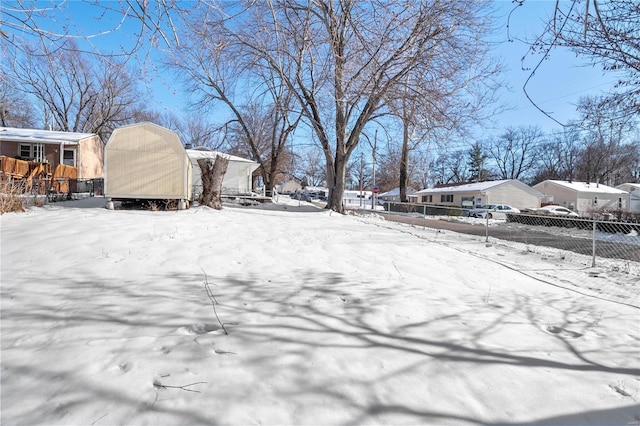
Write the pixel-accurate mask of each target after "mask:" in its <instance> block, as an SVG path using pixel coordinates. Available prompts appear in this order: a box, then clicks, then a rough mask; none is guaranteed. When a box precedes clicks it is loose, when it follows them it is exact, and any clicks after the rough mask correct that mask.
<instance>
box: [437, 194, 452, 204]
mask: <svg viewBox="0 0 640 426" xmlns="http://www.w3.org/2000/svg"><path fill="white" fill-rule="evenodd" d="M440 202H441V203H453V194H442V195H441V196H440Z"/></svg>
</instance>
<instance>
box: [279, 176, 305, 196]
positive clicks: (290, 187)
mask: <svg viewBox="0 0 640 426" xmlns="http://www.w3.org/2000/svg"><path fill="white" fill-rule="evenodd" d="M277 189H278V193H280V194H287V195H288V194H293V193H295V192H298V191H300V190H302V184H301V183H300V181H299V180H298V179H291V180H288V181H286V182H282V183H281V184H280V185H278V188H277Z"/></svg>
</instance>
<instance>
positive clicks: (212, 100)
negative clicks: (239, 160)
mask: <svg viewBox="0 0 640 426" xmlns="http://www.w3.org/2000/svg"><path fill="white" fill-rule="evenodd" d="M216 12H217V10H216V9H209V8H207V7H206V6H204V7H203V8H202V10H201V13H202V15H198V16H197V18H195V19H194V20H193V21H192V23H191V25H189V26H188V27H187V28H188V32H187V33H186V34H185V40H187V41H188V42H189V43H188V45H185V46H183V47H182V48H181V49H179V50H177V51H176V52H175V53H174V55H173V56H172V59H171V63H170V65H171V66H172V67H174V68H175V69H177V70H179V72H180V74H181V75H182V77H183V78H184V80H185V82H186V84H187V86H188V88H189V90H190V91H191V92H192V93H194V94H195V95H196V97H197V98H198V99H199V100H198V102H197V103H196V107H199V108H209V107H211V106H212V105H214V104H218V105H223V106H224V107H225V108H226V109H227V110H228V111H229V112H230V113H231V118H230V119H229V120H228V121H227V122H226V123H225V124H224V126H225V127H228V130H229V132H228V133H227V136H228V137H229V138H230V139H231V141H230V144H231V149H232V150H234V151H236V152H242V151H245V152H246V153H247V154H248V156H249V157H250V158H251V159H253V160H254V161H256V162H257V163H258V164H259V165H260V173H261V175H262V179H263V181H264V183H265V189H266V190H267V191H271V190H272V189H273V187H274V186H275V184H276V182H277V181H278V178H279V175H280V174H281V167H280V166H281V165H282V163H283V162H287V161H286V158H285V157H286V145H287V143H288V142H290V140H291V137H292V135H293V133H294V131H295V129H296V127H297V125H298V123H299V122H300V119H301V113H300V112H297V113H296V112H294V111H292V108H291V104H292V102H293V101H294V95H293V94H292V92H291V91H290V88H289V87H288V86H286V85H284V84H282V82H281V81H280V78H279V76H278V75H277V74H274V71H273V70H272V69H271V68H268V67H260V66H258V65H256V64H255V59H254V58H253V57H252V56H250V55H247V54H246V53H247V52H246V50H243V49H238V44H236V43H234V42H233V38H232V37H231V36H230V35H228V34H226V33H225V31H224V30H223V28H222V27H221V26H220V25H221V23H220V22H221V21H220V20H222V21H224V19H223V17H221V16H220V15H219V14H217V13H216ZM202 22H212V24H211V25H202ZM245 148H246V149H245Z"/></svg>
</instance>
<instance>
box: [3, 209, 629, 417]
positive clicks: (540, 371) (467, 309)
mask: <svg viewBox="0 0 640 426" xmlns="http://www.w3.org/2000/svg"><path fill="white" fill-rule="evenodd" d="M283 203H287V204H281V205H261V206H257V207H247V208H236V207H229V206H227V207H226V208H224V209H223V210H221V211H214V210H211V209H207V208H201V207H194V208H191V209H189V210H185V211H173V212H150V211H123V210H115V211H110V210H106V209H104V208H103V206H104V200H102V199H99V198H98V199H86V200H80V201H74V202H69V203H59V204H53V205H49V206H46V207H44V208H36V209H31V210H29V211H28V212H26V213H21V214H14V213H10V214H5V215H2V216H1V217H0V236H1V245H0V249H1V256H0V261H1V264H0V270H1V276H0V278H1V306H0V307H1V323H0V325H1V330H2V342H1V343H2V345H1V352H0V356H1V358H0V363H1V366H2V371H1V376H0V379H1V382H0V386H1V387H0V390H1V407H0V408H1V419H0V420H1V423H2V424H3V425H5V424H6V425H36V424H41V425H117V424H127V425H142V424H148V425H168V424H171V425H173V424H233V425H250V424H262V425H281V424H285V425H303V424H304V425H311V424H313V425H318V424H327V425H329V424H330V425H335V424H421V425H424V424H488V423H501V424H522V423H527V424H530V423H551V424H625V425H626V424H638V422H640V404H639V401H640V374H639V373H640V309H639V302H640V301H639V297H640V296H639V294H640V283H638V278H637V276H633V275H630V274H624V273H616V272H613V271H610V270H606V269H601V268H588V267H585V266H583V265H581V264H579V263H573V262H571V261H570V259H569V258H568V257H565V256H563V255H561V254H558V253H554V254H545V253H537V252H535V253H534V252H531V251H529V250H527V249H526V248H523V247H519V246H517V245H513V246H509V245H502V244H486V243H485V242H484V240H483V239H481V238H473V237H469V236H464V235H458V234H456V233H453V232H448V231H442V230H433V229H428V228H426V229H422V228H415V227H410V226H407V225H403V224H399V223H392V222H390V221H385V220H383V219H381V218H380V216H378V215H375V214H369V215H338V214H335V213H331V212H328V211H324V210H320V209H318V208H316V207H314V206H313V205H311V204H308V203H299V202H298V201H297V200H283ZM603 290H606V291H604V292H603ZM223 326H224V327H223Z"/></svg>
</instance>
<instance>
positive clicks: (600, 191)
mask: <svg viewBox="0 0 640 426" xmlns="http://www.w3.org/2000/svg"><path fill="white" fill-rule="evenodd" d="M533 188H534V189H537V190H538V191H540V192H542V193H543V194H545V202H546V203H547V204H556V205H559V206H563V207H566V208H568V209H570V210H574V211H576V212H577V213H578V214H579V215H581V216H588V215H589V214H590V213H593V212H606V211H616V210H622V211H626V210H628V209H629V193H628V192H626V191H623V190H621V189H616V188H612V187H610V186H606V185H603V184H600V183H593V182H568V181H562V180H545V181H543V182H540V183H538V184H536V185H534V186H533Z"/></svg>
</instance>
